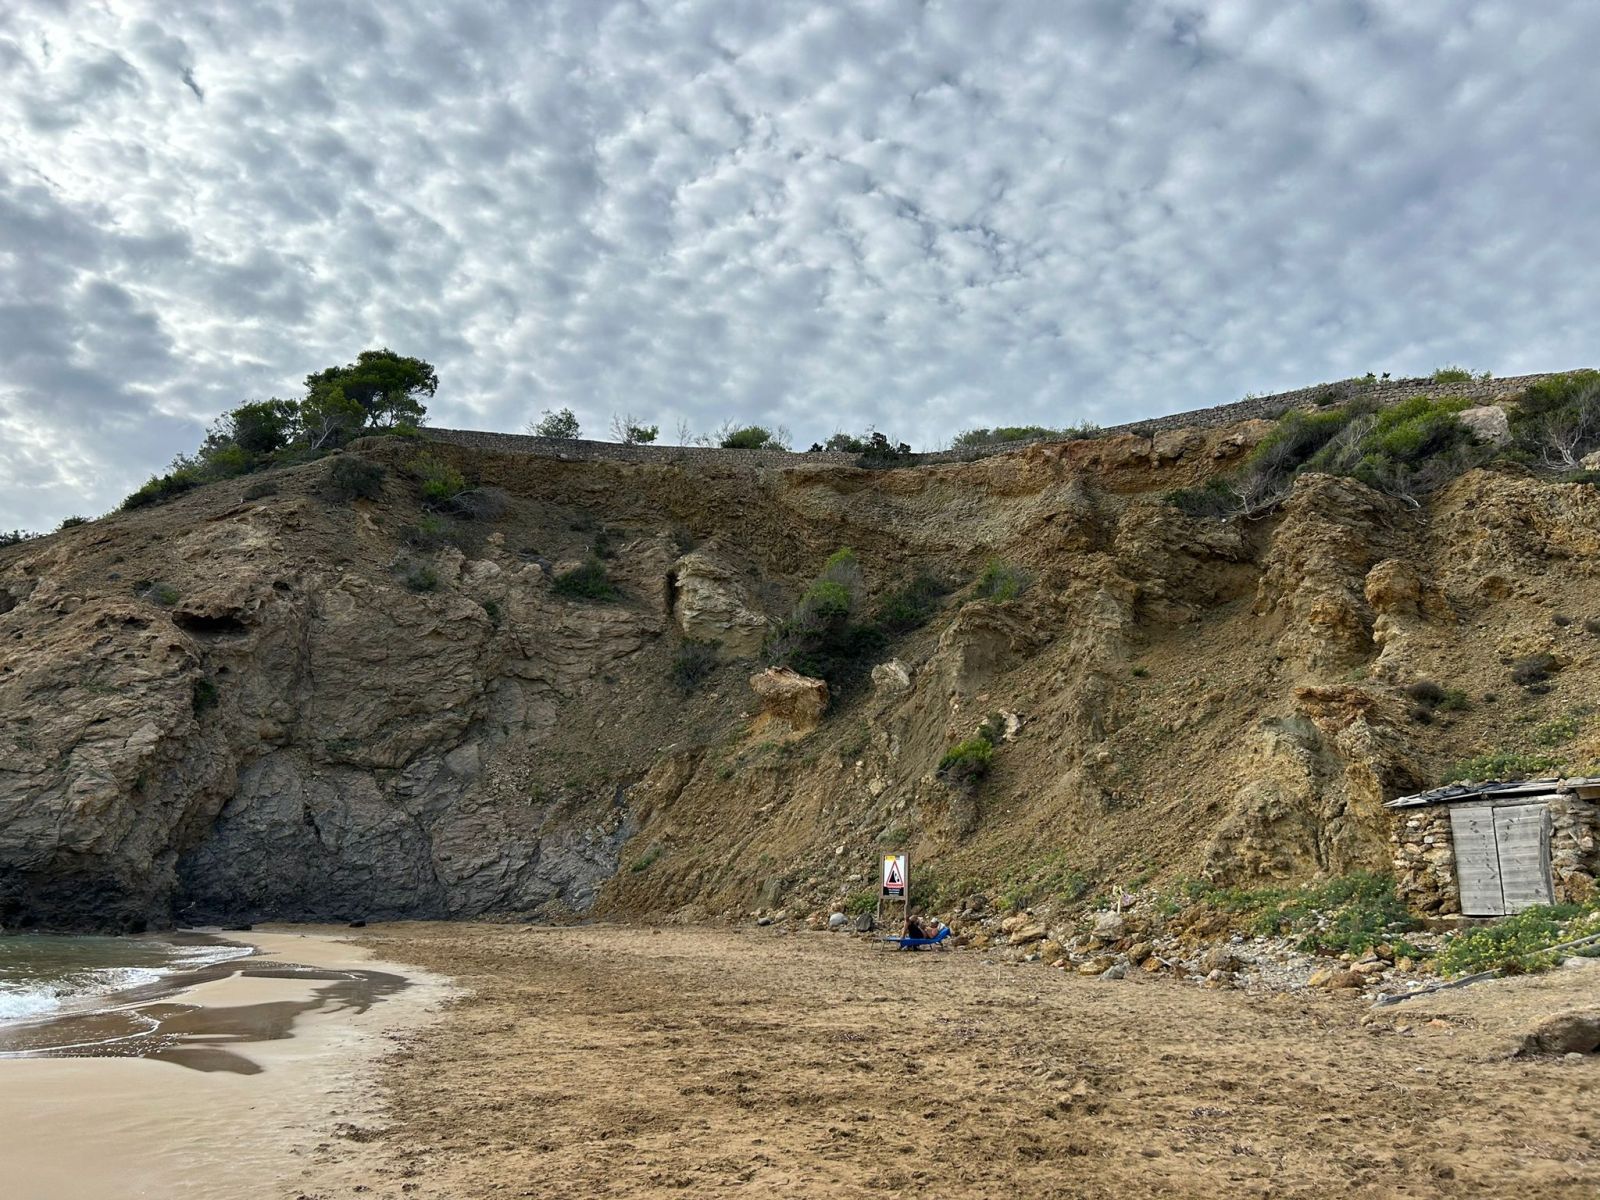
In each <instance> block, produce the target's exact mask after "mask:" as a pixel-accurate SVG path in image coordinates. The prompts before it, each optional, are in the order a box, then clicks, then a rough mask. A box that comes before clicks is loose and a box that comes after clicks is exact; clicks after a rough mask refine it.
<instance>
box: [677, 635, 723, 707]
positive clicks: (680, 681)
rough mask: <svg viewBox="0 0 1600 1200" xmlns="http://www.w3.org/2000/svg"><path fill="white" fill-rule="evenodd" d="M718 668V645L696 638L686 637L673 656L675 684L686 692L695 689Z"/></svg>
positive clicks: (681, 690)
mask: <svg viewBox="0 0 1600 1200" xmlns="http://www.w3.org/2000/svg"><path fill="white" fill-rule="evenodd" d="M716 669H717V646H716V643H715V642H704V641H700V640H698V639H696V638H685V639H684V640H683V643H682V645H680V646H679V647H678V652H677V653H676V654H674V655H673V656H672V682H673V685H674V686H675V687H676V688H677V689H678V690H679V691H680V692H683V693H685V694H687V693H689V692H692V691H694V690H695V689H696V688H698V687H699V686H700V685H701V684H702V683H704V682H705V681H706V680H707V679H708V678H710V676H711V674H712V672H713V671H715V670H716Z"/></svg>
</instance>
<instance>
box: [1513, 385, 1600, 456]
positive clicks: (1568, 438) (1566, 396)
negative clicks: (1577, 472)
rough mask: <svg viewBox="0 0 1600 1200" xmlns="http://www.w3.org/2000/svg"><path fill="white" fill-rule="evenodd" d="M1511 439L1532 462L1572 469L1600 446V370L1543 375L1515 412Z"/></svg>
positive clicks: (1525, 395)
mask: <svg viewBox="0 0 1600 1200" xmlns="http://www.w3.org/2000/svg"><path fill="white" fill-rule="evenodd" d="M1510 423H1511V440H1512V445H1513V447H1515V449H1516V450H1517V451H1518V452H1519V453H1521V454H1522V455H1523V456H1524V457H1525V459H1526V460H1527V461H1529V462H1532V463H1536V464H1539V465H1541V466H1544V467H1547V468H1550V469H1554V470H1561V471H1572V470H1573V469H1574V468H1576V467H1577V466H1578V465H1579V463H1580V462H1581V461H1582V460H1583V458H1584V456H1585V455H1587V454H1590V453H1592V452H1593V451H1595V450H1597V449H1600V371H1572V372H1569V373H1568V374H1565V375H1556V376H1552V377H1551V378H1549V379H1541V380H1540V381H1539V382H1538V383H1535V384H1533V385H1532V386H1530V387H1529V388H1528V390H1527V391H1526V392H1524V393H1523V395H1522V398H1521V399H1520V400H1519V401H1518V402H1517V404H1516V406H1515V407H1514V408H1513V409H1512V410H1511V412H1510Z"/></svg>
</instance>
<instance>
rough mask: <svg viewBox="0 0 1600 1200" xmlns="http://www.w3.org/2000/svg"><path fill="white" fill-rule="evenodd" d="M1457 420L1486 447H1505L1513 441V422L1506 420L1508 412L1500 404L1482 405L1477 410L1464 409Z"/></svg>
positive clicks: (1458, 414) (1457, 416)
mask: <svg viewBox="0 0 1600 1200" xmlns="http://www.w3.org/2000/svg"><path fill="white" fill-rule="evenodd" d="M1456 419H1457V420H1458V421H1460V422H1461V423H1462V424H1463V425H1465V426H1466V427H1467V428H1468V429H1469V430H1471V431H1472V436H1473V437H1474V438H1476V439H1477V440H1478V441H1479V442H1481V443H1483V444H1485V445H1490V446H1504V445H1505V444H1506V443H1507V442H1509V441H1510V440H1511V422H1510V421H1508V420H1507V419H1506V410H1505V409H1503V408H1501V407H1500V406H1499V405H1498V404H1480V405H1478V406H1477V407H1476V408H1468V409H1463V410H1462V411H1461V412H1459V413H1457V414H1456Z"/></svg>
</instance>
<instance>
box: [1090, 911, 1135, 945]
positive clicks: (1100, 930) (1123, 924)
mask: <svg viewBox="0 0 1600 1200" xmlns="http://www.w3.org/2000/svg"><path fill="white" fill-rule="evenodd" d="M1127 930H1128V923H1127V921H1126V920H1124V919H1123V916H1122V914H1121V913H1119V912H1103V913H1096V914H1095V918H1094V936H1095V937H1097V938H1099V939H1100V940H1101V941H1103V942H1119V941H1121V940H1122V938H1123V936H1124V935H1125V934H1126V933H1127Z"/></svg>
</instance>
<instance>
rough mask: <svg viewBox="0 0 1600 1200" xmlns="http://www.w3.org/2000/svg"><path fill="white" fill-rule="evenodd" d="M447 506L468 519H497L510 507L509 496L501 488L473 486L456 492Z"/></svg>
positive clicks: (459, 515)
mask: <svg viewBox="0 0 1600 1200" xmlns="http://www.w3.org/2000/svg"><path fill="white" fill-rule="evenodd" d="M447 507H448V508H449V510H450V511H451V512H452V513H454V514H455V515H456V516H458V517H462V518H465V519H466V520H468V521H498V520H499V519H500V518H501V517H503V516H505V515H506V510H507V509H508V508H510V507H511V498H510V497H509V496H507V495H506V493H505V490H504V489H503V488H497V487H475V488H468V489H466V491H463V492H458V493H456V495H454V496H452V497H451V498H450V500H449V502H448V505H447Z"/></svg>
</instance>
